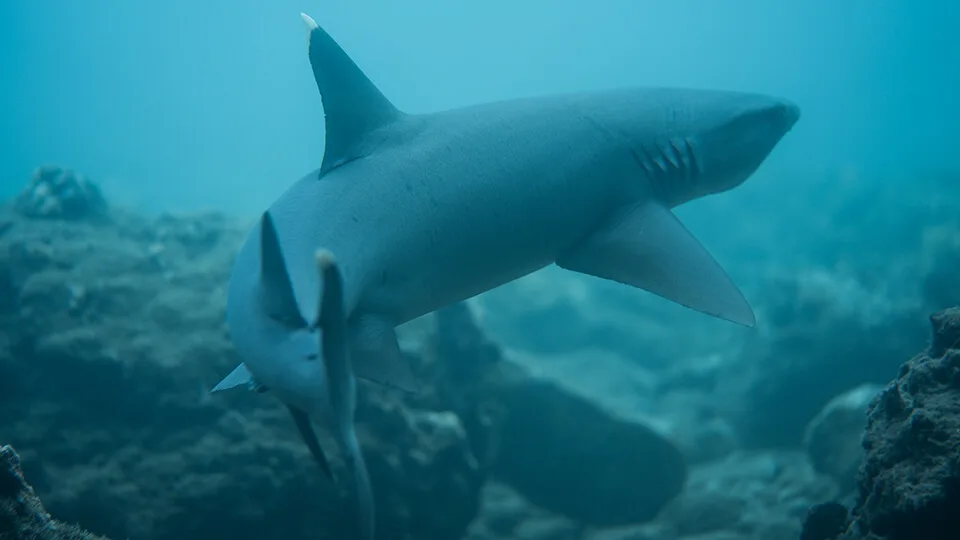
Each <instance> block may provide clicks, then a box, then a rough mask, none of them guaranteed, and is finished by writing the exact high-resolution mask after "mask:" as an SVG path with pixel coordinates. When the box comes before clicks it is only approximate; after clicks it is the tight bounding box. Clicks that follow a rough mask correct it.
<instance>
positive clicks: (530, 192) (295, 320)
mask: <svg viewBox="0 0 960 540" xmlns="http://www.w3.org/2000/svg"><path fill="white" fill-rule="evenodd" d="M308 22H312V20H308ZM311 28H312V31H311V32H310V42H309V50H310V60H311V63H312V65H313V69H314V73H315V75H316V79H317V84H318V87H319V88H320V91H321V96H322V99H323V103H324V110H325V114H326V127H327V149H326V152H325V155H324V161H323V165H322V166H321V168H320V169H319V170H318V171H315V172H313V173H310V174H309V175H307V176H306V177H304V178H303V179H301V180H300V181H298V182H297V183H295V184H294V185H293V186H292V187H290V188H289V189H288V190H287V191H286V193H284V194H283V195H282V196H281V197H280V198H279V199H278V200H277V201H276V202H275V203H274V204H273V205H271V206H270V208H269V210H268V212H267V213H266V214H265V220H264V221H262V222H261V224H260V225H258V227H256V228H255V229H254V231H252V232H251V235H250V237H249V239H248V240H247V242H246V243H245V244H244V246H243V247H242V249H241V250H240V253H239V255H238V257H237V260H236V263H235V266H234V269H233V273H232V275H231V279H230V284H229V304H228V311H227V316H228V323H229V326H230V331H231V337H232V339H233V341H234V343H235V344H236V345H237V347H238V350H239V351H240V352H241V354H242V356H243V358H244V362H245V365H246V367H243V366H241V368H239V369H238V371H237V372H235V373H234V374H231V376H230V377H228V379H227V380H225V381H224V382H223V383H221V385H219V386H218V389H222V388H226V387H230V386H234V385H236V384H238V383H240V382H244V381H248V379H249V378H250V376H251V375H252V378H254V379H256V381H257V383H259V384H262V385H264V386H265V387H266V388H268V389H270V390H271V391H272V392H274V393H275V394H276V395H277V396H278V397H279V398H280V399H281V400H282V401H283V402H284V403H286V404H288V406H290V407H291V410H292V411H300V413H301V417H300V419H299V420H301V421H302V420H303V416H302V415H314V416H316V415H324V414H326V413H327V412H329V411H330V410H331V409H332V410H333V422H334V424H335V425H336V426H337V429H338V433H340V436H339V439H340V442H341V444H342V445H346V446H350V447H353V450H348V453H349V452H350V451H354V452H356V453H357V458H358V459H359V460H360V465H361V466H362V458H360V457H359V449H358V448H356V440H355V434H353V432H352V429H353V428H352V418H353V417H352V414H353V411H352V410H349V411H346V410H343V409H345V408H351V407H352V404H351V403H352V401H351V400H352V399H353V398H352V392H353V390H352V384H353V381H352V378H351V380H349V381H345V380H340V381H336V380H333V378H332V377H331V376H330V375H329V373H330V372H329V370H330V366H329V363H330V362H331V360H330V359H329V358H319V359H318V339H319V336H320V334H321V332H320V331H319V330H324V329H325V327H324V325H323V324H319V323H318V319H319V318H320V316H319V315H317V312H318V298H320V297H321V295H322V294H323V293H324V289H325V287H326V283H325V281H324V279H323V278H322V277H321V276H322V274H321V273H318V271H317V262H316V260H315V256H314V254H315V252H316V250H317V249H321V248H322V249H324V250H327V251H328V252H329V253H330V254H332V255H333V256H334V257H335V258H336V262H337V264H338V265H339V266H338V268H339V271H340V272H341V273H342V274H341V275H342V291H338V292H342V306H341V307H342V312H343V319H344V328H345V330H344V332H345V335H344V336H343V339H344V340H345V345H346V349H348V350H349V352H350V355H349V357H350V361H349V362H346V363H347V364H348V365H352V369H353V370H355V372H356V374H357V375H358V376H360V377H363V378H367V379H370V380H374V381H377V382H381V383H384V384H389V385H394V386H399V387H402V388H413V387H415V386H416V380H415V378H414V377H413V376H412V374H411V373H410V372H409V370H408V369H407V367H406V366H405V364H404V362H403V359H402V357H401V355H400V354H399V348H398V346H397V342H396V335H395V333H394V327H395V326H397V325H399V324H402V323H404V322H407V321H409V320H411V319H413V318H416V317H418V316H420V315H423V314H426V313H429V312H431V311H434V310H436V309H438V308H440V307H442V306H445V305H448V304H450V303H453V302H456V301H459V300H464V299H466V298H469V297H472V296H474V295H476V294H478V293H481V292H484V291H487V290H489V289H492V288H494V287H497V286H499V285H502V284H504V283H507V282H509V281H512V280H514V279H516V278H519V277H522V276H524V275H527V274H529V273H531V272H533V271H536V270H538V269H541V268H543V267H545V266H548V265H550V264H553V263H556V264H558V265H560V266H562V267H564V268H568V269H571V270H574V271H579V272H583V273H586V274H592V275H595V276H599V277H603V278H607V279H612V280H616V281H620V282H623V283H626V284H630V285H633V286H636V287H640V288H643V289H646V290H648V291H651V292H654V293H656V294H658V295H661V296H664V297H666V298H668V299H671V300H673V301H676V302H678V303H681V304H684V305H687V306H689V307H692V308H694V309H698V310H700V311H703V312H706V313H710V314H712V315H715V316H718V317H722V318H726V319H729V320H732V321H735V322H738V323H741V324H745V325H752V324H753V323H754V316H753V313H752V311H751V309H750V307H749V305H748V304H747V302H746V300H744V298H743V296H742V295H741V294H740V293H739V291H738V290H737V288H736V286H735V285H734V284H733V283H732V282H731V281H730V280H729V278H727V276H726V274H725V273H724V272H723V270H722V269H721V268H720V266H719V265H718V264H717V263H716V262H714V260H713V259H712V258H711V257H710V255H709V254H708V253H707V252H706V251H705V250H704V249H703V248H702V247H700V245H699V244H698V243H697V241H696V240H695V239H694V238H693V237H692V236H691V235H690V234H689V233H688V232H687V231H686V229H685V228H684V227H683V226H682V225H681V224H680V222H679V221H678V220H677V219H676V218H675V217H674V216H673V214H672V213H671V212H670V211H669V208H672V207H674V206H676V205H678V204H681V203H683V202H685V201H688V200H691V199H693V198H696V197H700V196H703V195H706V194H709V193H716V192H720V191H724V190H727V189H730V188H732V187H734V186H736V185H738V184H740V183H741V182H743V180H745V179H746V178H747V177H748V176H749V175H750V174H752V173H753V172H754V170H755V169H756V168H757V167H758V166H759V165H760V163H761V162H762V161H763V160H764V159H765V157H766V156H767V155H768V153H769V152H770V151H771V150H772V149H773V147H774V146H775V145H776V143H777V142H778V141H779V140H780V138H781V137H782V136H783V134H785V133H786V132H787V131H788V130H789V129H790V128H791V127H792V126H793V124H794V123H795V122H796V120H797V118H798V117H799V109H798V108H797V107H796V106H795V105H793V104H791V103H789V102H787V101H784V100H781V99H777V98H773V97H767V96H760V95H752V94H743V93H735V92H720V91H708V90H691V89H668V88H652V89H651V88H647V89H626V90H613V91H606V92H596V93H585V94H572V95H560V96H553V97H545V98H531V99H520V100H513V101H505V102H499V103H491V104H486V105H479V106H473V107H466V108H462V109H456V110H452V111H446V112H440V113H435V114H427V115H408V114H404V113H401V112H399V111H398V110H397V109H396V108H394V107H393V105H392V104H390V102H389V101H387V100H386V98H384V97H383V96H382V95H381V94H380V92H379V91H378V90H377V89H376V88H375V87H374V86H373V84H372V83H370V81H369V80H368V79H367V78H366V77H365V76H364V75H363V73H362V72H360V70H359V69H358V68H356V66H355V65H354V64H353V63H352V61H350V59H349V58H348V57H347V56H346V54H345V53H344V52H343V51H342V50H341V49H340V48H339V46H337V45H336V43H335V42H334V41H333V40H332V39H331V38H330V37H329V36H328V35H327V34H326V33H325V32H324V31H323V30H322V29H320V28H317V27H315V26H311ZM265 222H269V223H267V225H266V226H265V225H264V223H265ZM265 227H266V228H265ZM268 259H271V260H272V259H275V260H272V261H271V260H268ZM284 282H285V284H284ZM277 291H279V292H277ZM284 291H286V292H284ZM318 329H319V330H318ZM324 331H325V330H324ZM325 339H326V338H325ZM331 339H333V338H331ZM336 339H340V338H339V337H337V338H336ZM337 362H340V363H343V362H344V361H341V360H338V361H337ZM351 377H352V376H351ZM347 386H349V388H348V390H349V392H348V394H350V395H349V396H348V398H349V399H347V398H344V399H346V401H342V402H341V403H340V404H338V403H336V400H334V403H333V404H332V405H331V403H330V396H329V395H328V392H327V391H328V390H331V393H335V392H340V390H341V389H342V387H347ZM341 394H342V393H341ZM341 394H338V395H341ZM297 414H298V413H297V412H295V415H297ZM347 424H349V426H347ZM303 429H304V428H301V431H303ZM307 429H309V428H307ZM365 474H366V473H365V470H364V471H363V479H361V480H358V482H364V481H366V480H365ZM367 487H369V486H367ZM361 504H367V505H370V504H372V501H365V502H362V503H361ZM365 516H366V517H365V518H363V519H372V510H371V512H368V513H367V514H365ZM364 535H365V536H370V535H372V528H368V529H366V532H365V533H364Z"/></svg>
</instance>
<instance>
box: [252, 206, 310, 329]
mask: <svg viewBox="0 0 960 540" xmlns="http://www.w3.org/2000/svg"><path fill="white" fill-rule="evenodd" d="M260 302H261V304H262V306H263V310H264V312H266V314H267V315H268V316H269V317H270V318H271V319H273V320H275V321H277V322H279V323H281V324H283V325H284V326H287V327H289V328H304V327H306V326H307V322H306V320H304V318H303V314H302V313H300V308H299V307H298V306H297V300H296V297H295V296H294V294H293V285H292V284H291V283H290V275H289V274H288V273H287V265H286V263H285V262H284V260H283V251H282V250H281V249H280V239H279V237H278V236H277V229H276V227H275V226H274V224H273V218H272V217H271V216H270V212H264V213H263V216H262V217H261V218H260Z"/></svg>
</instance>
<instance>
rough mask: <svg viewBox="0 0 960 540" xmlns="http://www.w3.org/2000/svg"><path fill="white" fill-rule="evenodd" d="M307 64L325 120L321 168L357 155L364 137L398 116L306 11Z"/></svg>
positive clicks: (341, 162)
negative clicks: (318, 94) (317, 91)
mask: <svg viewBox="0 0 960 540" xmlns="http://www.w3.org/2000/svg"><path fill="white" fill-rule="evenodd" d="M300 16H301V17H303V21H304V23H306V25H307V50H308V52H309V56H310V66H311V67H312V68H313V76H314V78H315V79H316V81H317V88H318V89H319V90H320V99H321V101H322V102H323V113H324V117H325V124H326V148H325V150H324V154H323V164H322V165H321V167H320V170H321V172H322V173H323V172H326V171H329V170H330V169H333V168H334V167H337V166H338V165H341V164H343V163H344V162H346V161H349V160H351V159H354V158H356V157H358V153H359V152H361V151H362V149H361V147H362V143H363V140H364V137H365V136H366V135H367V134H368V133H370V132H371V131H374V130H376V129H378V128H380V127H382V126H384V125H386V124H389V123H391V122H393V121H394V120H396V119H397V118H399V117H400V116H402V114H403V113H401V112H400V111H399V110H398V109H397V108H396V107H395V106H394V105H393V103H391V102H390V100H388V99H387V98H386V97H385V96H384V95H383V94H382V93H381V92H380V90H379V89H378V88H377V87H376V85H374V84H373V82H372V81H370V79H369V78H367V76H366V75H365V74H364V73H363V71H361V70H360V68H359V67H357V65H356V64H355V63H354V62H353V60H352V59H350V56H348V55H347V53H346V52H344V50H343V49H342V48H341V47H340V45H339V44H337V42H336V41H334V39H333V38H332V37H330V34H328V33H327V32H326V31H325V30H324V29H323V28H321V27H320V26H318V25H317V23H316V21H314V20H313V19H312V18H310V16H309V15H305V14H303V13H301V14H300Z"/></svg>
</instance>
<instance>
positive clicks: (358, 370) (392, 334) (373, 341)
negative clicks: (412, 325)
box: [348, 315, 420, 393]
mask: <svg viewBox="0 0 960 540" xmlns="http://www.w3.org/2000/svg"><path fill="white" fill-rule="evenodd" d="M351 319H352V321H351V323H350V326H349V328H348V332H349V334H350V359H351V363H352V364H353V372H354V374H355V375H356V376H357V377H360V378H361V379H366V380H368V381H371V382H374V383H377V384H381V385H384V386H388V387H391V388H398V389H400V390H404V391H406V392H411V393H416V392H419V391H420V381H419V380H417V377H416V376H415V375H414V374H413V371H412V370H411V369H410V362H408V361H407V359H406V358H405V357H404V356H403V353H402V352H401V351H400V344H399V343H398V342H397V332H396V330H395V329H394V326H393V325H392V324H390V322H388V321H386V320H384V319H382V318H380V317H377V316H376V315H360V316H357V317H352V318H351Z"/></svg>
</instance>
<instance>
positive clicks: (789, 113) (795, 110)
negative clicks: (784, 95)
mask: <svg viewBox="0 0 960 540" xmlns="http://www.w3.org/2000/svg"><path fill="white" fill-rule="evenodd" d="M780 108H781V112H780V113H781V114H782V115H783V117H784V119H785V120H786V122H787V127H793V125H794V124H796V123H797V120H799V119H800V107H798V106H796V105H795V104H793V103H790V102H784V103H782V104H781V105H780Z"/></svg>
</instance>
